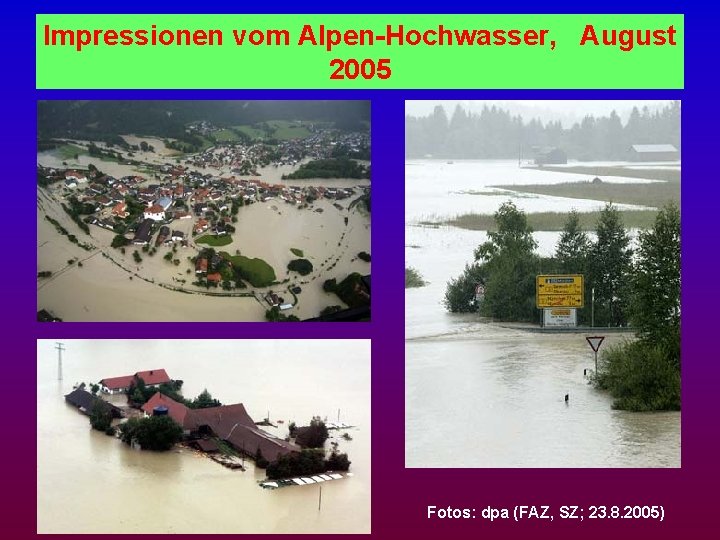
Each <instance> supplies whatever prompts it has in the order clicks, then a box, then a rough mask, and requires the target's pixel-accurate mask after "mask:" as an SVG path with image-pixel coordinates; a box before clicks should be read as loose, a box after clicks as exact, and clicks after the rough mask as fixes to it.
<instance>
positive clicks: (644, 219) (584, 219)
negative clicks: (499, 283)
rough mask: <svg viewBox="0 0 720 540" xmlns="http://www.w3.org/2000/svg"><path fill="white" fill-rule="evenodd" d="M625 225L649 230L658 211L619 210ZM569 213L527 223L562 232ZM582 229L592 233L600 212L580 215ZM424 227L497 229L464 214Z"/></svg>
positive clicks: (533, 217)
mask: <svg viewBox="0 0 720 540" xmlns="http://www.w3.org/2000/svg"><path fill="white" fill-rule="evenodd" d="M619 212H620V215H621V216H622V220H623V223H624V224H625V225H626V226H627V227H629V228H631V229H647V228H649V227H652V224H653V223H654V222H655V217H656V216H657V214H658V211H657V210H619ZM566 218H567V213H564V212H537V213H532V214H528V216H527V222H528V225H529V226H530V227H532V229H533V230H534V231H562V230H563V227H564V225H565V220H566ZM578 218H579V223H580V228H581V229H582V230H584V231H592V230H593V229H594V227H595V224H596V223H597V221H598V219H599V218H600V212H599V211H598V212H582V213H579V214H578ZM419 224H420V225H422V226H428V227H438V226H440V225H450V226H453V227H459V228H461V229H468V230H471V231H492V230H495V228H496V226H497V225H496V223H495V217H494V216H492V215H489V214H463V215H460V216H456V217H453V218H450V219H444V220H439V221H434V220H424V221H421V222H420V223H419Z"/></svg>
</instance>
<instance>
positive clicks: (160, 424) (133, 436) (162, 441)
mask: <svg viewBox="0 0 720 540" xmlns="http://www.w3.org/2000/svg"><path fill="white" fill-rule="evenodd" d="M182 435H183V429H182V427H181V426H180V425H179V424H178V423H177V422H175V420H173V419H172V418H170V417H169V416H149V417H147V418H131V419H130V420H128V421H127V422H125V423H124V424H122V426H120V438H121V439H122V441H123V442H125V443H126V444H132V442H133V441H136V442H137V443H138V444H140V447H141V448H142V449H143V450H153V451H157V452H161V451H165V450H170V448H172V447H173V445H175V443H177V442H179V441H180V439H181V438H182Z"/></svg>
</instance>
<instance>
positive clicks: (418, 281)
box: [405, 266, 425, 289]
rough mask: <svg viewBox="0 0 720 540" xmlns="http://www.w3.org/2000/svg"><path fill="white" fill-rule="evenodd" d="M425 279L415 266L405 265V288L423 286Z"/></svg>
mask: <svg viewBox="0 0 720 540" xmlns="http://www.w3.org/2000/svg"><path fill="white" fill-rule="evenodd" d="M424 286H425V280H424V279H423V278H422V276H421V275H420V272H418V271H417V270H416V269H415V268H413V267H411V266H409V267H405V288H406V289H408V288H412V287H424Z"/></svg>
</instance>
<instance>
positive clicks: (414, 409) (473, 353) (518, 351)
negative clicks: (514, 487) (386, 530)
mask: <svg viewBox="0 0 720 540" xmlns="http://www.w3.org/2000/svg"><path fill="white" fill-rule="evenodd" d="M619 339H622V338H617V337H613V338H612V339H610V340H609V341H610V343H612V342H616V341H617V340H619ZM607 342H608V340H606V343H605V344H603V346H605V345H606V344H607ZM405 350H406V377H407V383H406V384H407V386H406V415H407V420H406V465H407V466H409V467H679V466H680V416H679V414H678V413H652V414H638V413H629V412H622V411H613V410H612V409H611V399H610V398H609V397H608V396H607V395H606V394H604V393H602V392H598V391H596V390H595V389H593V388H592V387H591V386H589V385H588V384H587V381H586V379H585V378H584V376H583V370H584V369H586V368H587V369H592V367H593V356H592V352H591V350H590V348H589V347H588V345H587V343H585V339H584V337H583V336H582V335H559V336H558V335H538V334H531V333H528V332H525V331H519V330H509V329H505V328H501V327H498V326H496V325H493V324H483V325H477V326H476V327H475V329H474V331H469V330H468V329H467V328H466V337H462V338H461V337H458V336H453V337H449V338H432V339H428V340H416V341H413V340H411V341H408V342H407V343H406V348H405ZM565 394H569V402H568V403H567V404H566V403H565V401H564V396H565ZM439 441H446V442H448V444H444V443H439Z"/></svg>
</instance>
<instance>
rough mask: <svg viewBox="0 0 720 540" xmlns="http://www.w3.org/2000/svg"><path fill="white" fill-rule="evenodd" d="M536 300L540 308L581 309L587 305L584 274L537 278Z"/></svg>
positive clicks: (553, 275)
mask: <svg viewBox="0 0 720 540" xmlns="http://www.w3.org/2000/svg"><path fill="white" fill-rule="evenodd" d="M535 298H536V304H537V307H538V308H581V307H583V306H584V305H585V295H584V282H583V276H582V274H549V275H542V276H537V278H536V280H535Z"/></svg>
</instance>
